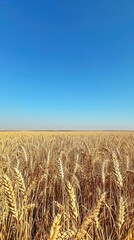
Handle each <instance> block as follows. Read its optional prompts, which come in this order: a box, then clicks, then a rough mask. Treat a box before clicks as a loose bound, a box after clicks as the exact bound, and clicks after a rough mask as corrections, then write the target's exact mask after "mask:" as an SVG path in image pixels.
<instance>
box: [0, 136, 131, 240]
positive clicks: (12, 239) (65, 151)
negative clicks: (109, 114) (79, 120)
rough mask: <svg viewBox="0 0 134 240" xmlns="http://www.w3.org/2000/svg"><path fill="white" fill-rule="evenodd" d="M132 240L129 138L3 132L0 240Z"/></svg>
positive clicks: (0, 153)
mask: <svg viewBox="0 0 134 240" xmlns="http://www.w3.org/2000/svg"><path fill="white" fill-rule="evenodd" d="M62 239H66V240H67V239H70V240H82V239H83V240H84V239H85V240H132V239H134V132H3V133H2V132H1V133H0V240H62Z"/></svg>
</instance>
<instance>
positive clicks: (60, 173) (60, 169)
mask: <svg viewBox="0 0 134 240" xmlns="http://www.w3.org/2000/svg"><path fill="white" fill-rule="evenodd" d="M57 166H58V174H59V178H60V179H61V180H62V181H63V180H64V169H63V164H62V161H61V158H60V157H59V158H58V159H57Z"/></svg>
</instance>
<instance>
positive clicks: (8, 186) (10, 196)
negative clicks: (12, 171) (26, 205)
mask: <svg viewBox="0 0 134 240" xmlns="http://www.w3.org/2000/svg"><path fill="white" fill-rule="evenodd" d="M3 186H4V190H5V195H6V200H7V203H8V208H9V211H10V212H11V214H12V216H13V217H14V218H15V219H17V208H16V200H15V195H14V190H13V186H12V183H11V181H10V178H9V177H8V176H7V175H4V176H3Z"/></svg>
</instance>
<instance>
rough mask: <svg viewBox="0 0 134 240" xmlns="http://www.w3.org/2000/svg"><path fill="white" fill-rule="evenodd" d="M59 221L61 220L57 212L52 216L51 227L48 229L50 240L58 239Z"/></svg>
mask: <svg viewBox="0 0 134 240" xmlns="http://www.w3.org/2000/svg"><path fill="white" fill-rule="evenodd" d="M60 221H61V214H58V215H57V216H55V217H54V220H53V223H52V226H51V229H50V240H56V239H58V234H59V231H60V227H61V226H60Z"/></svg>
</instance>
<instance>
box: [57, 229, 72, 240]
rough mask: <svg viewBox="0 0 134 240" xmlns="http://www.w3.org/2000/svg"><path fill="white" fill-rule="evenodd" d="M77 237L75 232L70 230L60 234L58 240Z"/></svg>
mask: <svg viewBox="0 0 134 240" xmlns="http://www.w3.org/2000/svg"><path fill="white" fill-rule="evenodd" d="M74 235H75V231H74V230H71V229H68V230H67V231H64V232H61V233H59V234H58V240H68V239H70V238H71V237H73V236H74Z"/></svg>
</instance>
